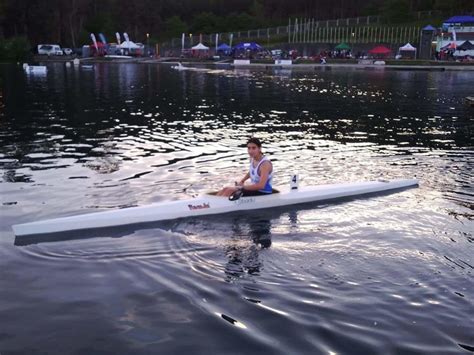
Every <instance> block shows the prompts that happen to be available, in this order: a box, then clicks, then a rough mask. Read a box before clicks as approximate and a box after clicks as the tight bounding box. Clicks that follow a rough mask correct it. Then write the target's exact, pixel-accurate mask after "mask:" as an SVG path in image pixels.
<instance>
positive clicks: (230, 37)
mask: <svg viewBox="0 0 474 355" xmlns="http://www.w3.org/2000/svg"><path fill="white" fill-rule="evenodd" d="M233 39H234V34H233V33H231V34H230V36H229V46H230V47H232V40H233Z"/></svg>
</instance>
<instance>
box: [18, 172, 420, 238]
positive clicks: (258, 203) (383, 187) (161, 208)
mask: <svg viewBox="0 0 474 355" xmlns="http://www.w3.org/2000/svg"><path fill="white" fill-rule="evenodd" d="M416 185H418V181H417V180H416V179H398V180H390V181H385V180H379V181H368V182H356V183H346V184H329V185H318V186H306V187H300V188H299V189H296V190H292V189H290V188H286V189H281V190H279V192H277V193H272V194H270V195H264V196H249V197H241V198H239V199H237V200H235V201H230V200H229V199H228V198H227V197H219V196H215V195H214V194H212V193H208V194H204V195H201V196H199V197H197V198H193V199H187V200H178V201H170V202H159V203H154V204H151V205H147V206H141V207H130V208H124V209H119V210H113V211H105V212H96V213H89V214H84V215H79V216H71V217H62V218H56V219H49V220H44V221H39V222H32V223H25V224H17V225H14V226H13V227H12V228H13V231H14V233H15V235H16V236H26V235H35V234H46V233H56V232H65V231H74V230H81V229H91V228H103V227H115V226H123V225H129V224H137V223H146V222H155V221H164V220H171V219H177V218H183V217H194V216H204V215H212V214H221V213H228V212H235V211H245V210H256V209H262V208H272V207H282V206H289V205H296V204H301V203H308V202H317V201H327V200H333V199H338V198H344V197H353V196H359V195H364V194H370V193H376V192H383V191H389V190H396V189H402V188H406V187H410V186H416Z"/></svg>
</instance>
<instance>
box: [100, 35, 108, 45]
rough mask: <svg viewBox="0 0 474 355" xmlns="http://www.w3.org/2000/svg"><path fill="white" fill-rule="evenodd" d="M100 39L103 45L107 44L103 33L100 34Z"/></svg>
mask: <svg viewBox="0 0 474 355" xmlns="http://www.w3.org/2000/svg"><path fill="white" fill-rule="evenodd" d="M99 38H100V41H101V42H102V43H103V44H107V41H106V40H105V36H104V34H103V33H99Z"/></svg>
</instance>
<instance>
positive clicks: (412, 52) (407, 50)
mask: <svg viewBox="0 0 474 355" xmlns="http://www.w3.org/2000/svg"><path fill="white" fill-rule="evenodd" d="M398 54H399V55H400V56H401V57H403V56H404V55H405V56H407V57H411V56H413V58H416V48H415V47H413V46H412V45H411V44H410V43H407V44H405V45H404V46H401V47H400V48H398Z"/></svg>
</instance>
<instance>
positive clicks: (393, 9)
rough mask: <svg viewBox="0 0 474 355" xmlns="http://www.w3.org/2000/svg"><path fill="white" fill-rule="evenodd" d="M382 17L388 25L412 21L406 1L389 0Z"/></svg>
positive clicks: (408, 3) (408, 4)
mask: <svg viewBox="0 0 474 355" xmlns="http://www.w3.org/2000/svg"><path fill="white" fill-rule="evenodd" d="M383 17H384V19H385V21H386V22H388V23H403V22H410V21H411V20H413V14H412V13H411V12H410V2H409V1H408V0H390V1H388V2H387V3H386V4H385V5H384V11H383Z"/></svg>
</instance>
